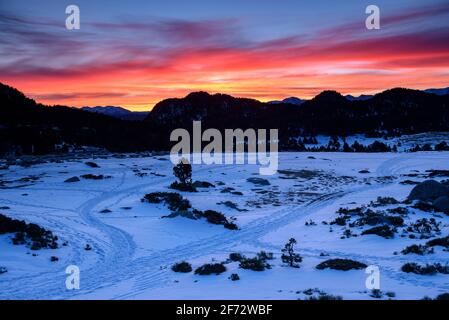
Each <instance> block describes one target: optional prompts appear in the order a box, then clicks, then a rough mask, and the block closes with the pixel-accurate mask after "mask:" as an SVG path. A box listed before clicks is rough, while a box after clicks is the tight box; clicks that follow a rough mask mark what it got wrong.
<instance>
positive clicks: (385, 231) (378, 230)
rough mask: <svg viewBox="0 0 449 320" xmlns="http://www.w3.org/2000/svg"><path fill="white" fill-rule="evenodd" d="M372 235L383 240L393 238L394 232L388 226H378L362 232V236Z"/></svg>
mask: <svg viewBox="0 0 449 320" xmlns="http://www.w3.org/2000/svg"><path fill="white" fill-rule="evenodd" d="M367 234H374V235H377V236H379V237H383V238H385V239H390V238H393V237H394V230H393V229H391V228H390V227H389V226H378V227H374V228H370V229H368V230H365V231H363V232H362V235H367Z"/></svg>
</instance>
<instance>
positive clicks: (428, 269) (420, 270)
mask: <svg viewBox="0 0 449 320" xmlns="http://www.w3.org/2000/svg"><path fill="white" fill-rule="evenodd" d="M401 270H402V271H403V272H406V273H416V274H421V275H432V274H436V273H443V274H449V266H447V265H445V266H443V265H441V264H440V263H434V264H426V265H425V266H421V265H419V264H417V263H414V262H409V263H406V264H404V265H403V266H402V267H401Z"/></svg>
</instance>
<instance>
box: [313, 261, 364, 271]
mask: <svg viewBox="0 0 449 320" xmlns="http://www.w3.org/2000/svg"><path fill="white" fill-rule="evenodd" d="M366 267H367V265H366V264H364V263H361V262H358V261H354V260H350V259H329V260H326V261H324V262H321V263H320V264H319V265H317V266H316V268H317V269H318V270H323V269H334V270H342V271H348V270H351V269H355V270H360V269H365V268H366Z"/></svg>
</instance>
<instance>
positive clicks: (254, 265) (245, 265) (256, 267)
mask: <svg viewBox="0 0 449 320" xmlns="http://www.w3.org/2000/svg"><path fill="white" fill-rule="evenodd" d="M239 267H240V268H242V269H248V270H253V271H264V270H265V269H269V268H270V265H269V264H268V263H266V262H265V260H262V259H259V258H257V257H254V258H244V259H242V260H241V261H240V264H239Z"/></svg>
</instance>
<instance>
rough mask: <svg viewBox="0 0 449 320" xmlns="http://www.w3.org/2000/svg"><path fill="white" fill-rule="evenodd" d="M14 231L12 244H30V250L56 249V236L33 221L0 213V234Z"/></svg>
mask: <svg viewBox="0 0 449 320" xmlns="http://www.w3.org/2000/svg"><path fill="white" fill-rule="evenodd" d="M5 233H15V236H14V238H13V239H12V242H13V244H15V245H23V244H30V245H31V247H30V249H31V250H39V249H42V248H49V249H57V248H58V243H57V240H58V237H57V236H55V235H53V233H52V232H51V231H49V230H45V229H44V228H42V227H40V226H38V225H37V224H34V223H26V222H25V221H22V220H16V219H12V218H9V217H7V216H4V215H2V214H0V234H5Z"/></svg>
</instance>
